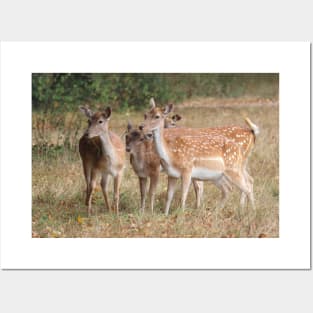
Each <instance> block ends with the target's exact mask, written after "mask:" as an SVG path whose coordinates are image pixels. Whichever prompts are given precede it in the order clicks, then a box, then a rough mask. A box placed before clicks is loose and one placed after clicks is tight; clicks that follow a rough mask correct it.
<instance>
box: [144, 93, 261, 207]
mask: <svg viewBox="0 0 313 313" xmlns="http://www.w3.org/2000/svg"><path fill="white" fill-rule="evenodd" d="M153 108H156V105H155V101H154V99H153V98H151V99H150V109H153ZM165 119H168V118H167V117H166V118H165ZM245 122H246V123H247V125H248V127H242V126H236V125H233V126H221V127H206V128H187V127H179V128H173V129H171V130H170V132H171V134H173V135H175V134H182V133H185V134H188V135H210V136H220V135H222V136H224V137H226V138H228V139H230V140H233V141H234V142H236V143H237V144H239V145H240V147H241V149H242V153H243V159H244V161H243V164H244V166H243V168H244V175H245V177H246V179H248V180H249V182H250V183H251V184H252V188H253V178H252V177H251V176H250V175H249V173H248V171H247V166H248V165H247V163H248V157H249V155H250V153H251V150H252V149H253V147H254V144H255V140H256V137H257V136H258V134H259V133H260V130H259V127H258V126H257V125H255V124H254V123H252V122H251V120H250V119H249V118H245ZM224 185H225V186H226V184H224ZM228 187H229V186H228ZM229 190H230V188H224V190H222V195H223V196H222V199H223V200H222V202H221V206H223V205H224V204H225V202H226V198H227V195H228V191H229ZM245 199H246V197H245V193H242V194H241V200H240V201H241V203H244V202H245Z"/></svg>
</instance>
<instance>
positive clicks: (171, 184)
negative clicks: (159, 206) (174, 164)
mask: <svg viewBox="0 0 313 313" xmlns="http://www.w3.org/2000/svg"><path fill="white" fill-rule="evenodd" d="M176 183H177V178H175V177H170V176H168V184H167V200H166V205H165V215H168V212H169V209H170V205H171V202H172V200H173V196H174V193H175V188H176Z"/></svg>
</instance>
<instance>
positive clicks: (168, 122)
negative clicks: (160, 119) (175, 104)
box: [164, 114, 181, 128]
mask: <svg viewBox="0 0 313 313" xmlns="http://www.w3.org/2000/svg"><path fill="white" fill-rule="evenodd" d="M180 120H181V116H180V115H179V114H174V115H173V116H172V117H170V118H169V117H166V118H165V120H164V128H174V127H177V124H176V123H177V122H178V121H180Z"/></svg>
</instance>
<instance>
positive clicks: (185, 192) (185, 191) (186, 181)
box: [181, 173, 191, 211]
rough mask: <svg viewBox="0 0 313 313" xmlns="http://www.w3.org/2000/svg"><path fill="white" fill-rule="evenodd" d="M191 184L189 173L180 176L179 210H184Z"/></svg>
mask: <svg viewBox="0 0 313 313" xmlns="http://www.w3.org/2000/svg"><path fill="white" fill-rule="evenodd" d="M190 183H191V175H190V173H184V174H183V175H182V185H181V193H182V195H181V209H182V211H184V210H185V204H186V199H187V195H188V190H189V186H190Z"/></svg>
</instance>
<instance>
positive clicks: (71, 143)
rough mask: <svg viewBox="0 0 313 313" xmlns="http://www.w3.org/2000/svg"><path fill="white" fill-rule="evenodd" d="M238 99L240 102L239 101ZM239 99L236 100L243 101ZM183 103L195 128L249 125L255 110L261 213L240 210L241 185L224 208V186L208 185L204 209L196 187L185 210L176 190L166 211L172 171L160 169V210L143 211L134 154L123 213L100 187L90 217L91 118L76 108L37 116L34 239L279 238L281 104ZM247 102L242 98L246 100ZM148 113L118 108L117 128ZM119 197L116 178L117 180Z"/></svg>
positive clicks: (253, 169)
mask: <svg viewBox="0 0 313 313" xmlns="http://www.w3.org/2000/svg"><path fill="white" fill-rule="evenodd" d="M238 101H239V100H238ZM238 101H237V102H238ZM242 101H243V103H244V105H242V106H240V105H236V106H235V105H234V106H229V107H227V106H226V107H225V106H223V107H222V108H221V107H218V106H209V107H205V106H203V105H201V106H199V107H198V108H195V107H190V106H181V107H177V108H176V113H179V114H180V115H182V116H183V120H182V121H181V125H186V126H193V127H207V126H220V125H229V124H239V125H243V123H244V122H243V116H249V117H250V119H251V120H252V121H253V122H255V123H256V124H257V125H258V126H259V127H260V129H261V133H260V135H259V137H258V138H257V141H256V145H255V148H254V150H253V152H252V154H251V156H250V159H249V172H250V173H251V175H252V176H253V177H254V181H255V183H254V195H255V199H256V208H257V209H256V212H255V213H253V212H252V210H251V208H250V207H248V208H245V209H244V210H240V208H239V196H240V194H239V191H238V190H236V189H235V188H234V191H233V192H232V194H231V196H230V198H229V199H228V201H227V204H226V206H225V208H224V209H222V210H216V209H215V207H216V205H217V203H218V201H219V199H220V192H219V190H218V189H217V188H216V187H215V186H214V185H212V184H211V183H209V182H208V183H205V185H204V186H205V187H204V199H203V201H202V206H201V209H199V210H196V209H194V203H195V195H194V191H193V188H190V192H189V194H188V199H187V209H186V210H185V211H184V212H181V211H180V210H179V203H180V201H179V200H180V192H179V188H177V192H176V195H175V198H174V201H173V203H172V206H171V210H170V215H169V216H165V215H164V214H163V208H164V205H165V197H166V176H165V174H162V175H161V179H160V183H159V185H158V190H157V196H156V203H155V212H154V214H153V215H152V214H150V213H149V210H148V208H147V209H146V212H145V214H143V215H142V214H140V213H139V202H140V195H139V186H138V178H137V177H136V175H135V174H134V172H133V170H132V168H131V167H130V164H129V161H128V159H127V162H126V169H125V172H124V178H123V181H122V186H121V198H120V214H119V215H118V216H117V215H114V214H111V213H109V212H107V211H103V208H104V200H103V197H102V192H101V189H100V186H99V185H98V186H97V188H96V192H95V194H94V201H93V207H94V208H95V209H96V210H95V211H96V212H95V214H94V215H93V216H91V217H87V210H86V207H85V205H84V197H85V181H84V177H83V172H82V166H81V160H80V158H79V154H78V151H77V142H78V139H79V136H80V135H81V134H82V132H83V130H84V128H85V127H86V125H87V123H86V121H85V119H84V117H83V116H82V115H81V114H80V113H79V112H78V111H77V113H76V112H75V113H67V114H65V115H60V116H55V115H49V116H45V115H42V114H37V113H34V114H33V164H32V171H33V176H32V186H33V189H32V192H33V205H32V217H33V219H32V230H33V237H56V238H58V237H222V238H224V237H225V238H233V237H235V238H237V237H278V236H279V205H278V204H279V153H278V145H279V137H278V113H279V112H278V106H277V105H265V106H262V105H257V106H249V105H248V104H247V103H246V100H244V99H243V100H242ZM239 102H240V101H239ZM142 116H143V114H142V113H134V112H125V113H124V114H121V113H119V114H118V113H115V112H113V115H112V118H111V121H110V127H111V128H112V130H114V131H115V132H116V133H118V134H122V133H123V132H124V130H125V127H126V125H127V120H128V119H130V120H131V121H132V122H133V123H139V122H141V121H142ZM109 190H110V196H112V182H111V184H110V189H109Z"/></svg>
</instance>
